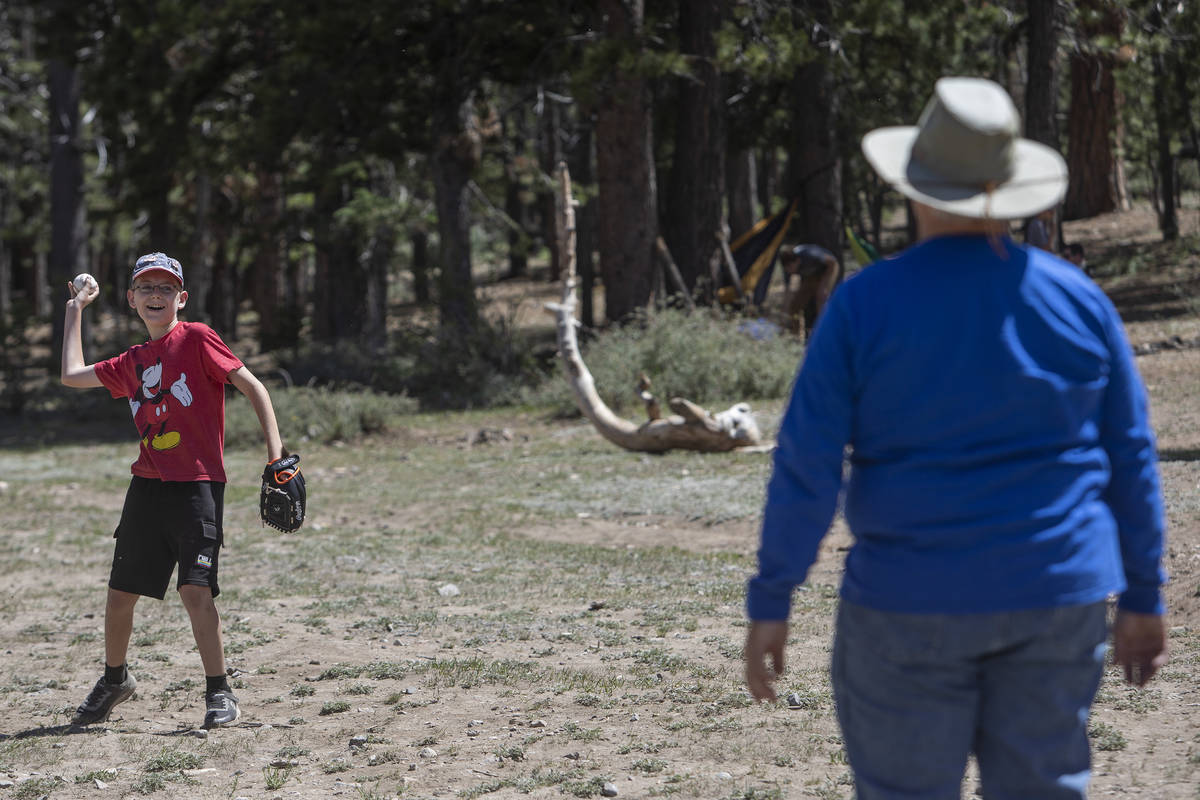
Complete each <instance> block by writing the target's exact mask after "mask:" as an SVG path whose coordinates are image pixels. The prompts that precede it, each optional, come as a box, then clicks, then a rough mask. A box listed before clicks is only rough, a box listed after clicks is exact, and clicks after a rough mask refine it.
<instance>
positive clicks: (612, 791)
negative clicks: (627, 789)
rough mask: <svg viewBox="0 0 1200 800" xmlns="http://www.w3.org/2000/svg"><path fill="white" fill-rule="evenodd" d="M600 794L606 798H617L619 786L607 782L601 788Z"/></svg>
mask: <svg viewBox="0 0 1200 800" xmlns="http://www.w3.org/2000/svg"><path fill="white" fill-rule="evenodd" d="M600 794H602V795H604V796H605V797H616V796H617V785H616V784H615V783H613V782H612V781H605V782H604V785H603V786H601V787H600Z"/></svg>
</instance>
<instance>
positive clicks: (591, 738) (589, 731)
mask: <svg viewBox="0 0 1200 800" xmlns="http://www.w3.org/2000/svg"><path fill="white" fill-rule="evenodd" d="M563 732H564V733H566V734H567V738H569V739H570V740H571V741H573V742H595V741H598V740H600V739H601V738H603V736H604V729H603V728H583V727H581V726H580V725H579V723H577V722H568V723H567V724H565V725H563Z"/></svg>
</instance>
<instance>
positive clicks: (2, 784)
mask: <svg viewBox="0 0 1200 800" xmlns="http://www.w3.org/2000/svg"><path fill="white" fill-rule="evenodd" d="M16 785H17V784H16V783H15V782H13V781H10V780H7V779H5V780H0V789H11V788H12V787H14V786H16Z"/></svg>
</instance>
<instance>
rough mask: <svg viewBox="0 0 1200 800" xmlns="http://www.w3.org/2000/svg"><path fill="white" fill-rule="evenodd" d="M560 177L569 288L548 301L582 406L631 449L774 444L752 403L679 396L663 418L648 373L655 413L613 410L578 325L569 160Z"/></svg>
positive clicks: (644, 386) (562, 248)
mask: <svg viewBox="0 0 1200 800" xmlns="http://www.w3.org/2000/svg"><path fill="white" fill-rule="evenodd" d="M557 177H558V191H557V192H556V193H555V202H556V209H557V213H556V214H555V226H556V233H557V236H558V241H559V252H561V253H562V259H563V262H562V274H563V282H562V286H563V290H562V299H561V300H560V302H558V303H547V304H546V308H547V309H548V310H549V311H551V312H552V313H553V314H554V316H555V320H556V323H557V325H556V328H557V334H558V353H559V356H560V357H561V358H562V363H563V371H564V372H565V373H566V376H567V381H568V382H569V383H570V385H571V391H572V393H573V394H574V395H575V404H576V405H577V406H578V407H579V410H580V411H581V412H582V413H583V415H584V416H585V417H587V418H588V420H589V421H590V422H591V423H592V426H593V427H595V429H596V431H597V432H598V433H599V434H600V435H601V436H603V437H604V438H605V439H608V440H609V441H610V442H612V443H613V444H615V445H617V446H619V447H623V448H625V449H626V450H633V451H636V452H644V453H662V452H666V451H668V450H699V451H702V452H724V451H728V450H735V449H754V450H765V449H770V446H769V445H763V444H762V435H761V433H760V432H759V430H758V424H757V423H756V422H755V421H754V415H753V414H752V413H751V412H750V406H749V405H748V404H746V403H738V404H736V405H734V406H732V407H731V408H729V409H727V410H725V411H722V412H720V413H718V414H710V413H709V412H708V411H706V410H705V409H703V408H701V407H700V406H698V405H696V404H695V403H692V402H691V401H689V400H684V399H683V398H679V397H673V398H671V400H670V401H669V403H668V405H669V406H670V407H671V410H672V411H674V412H675V413H674V414H672V415H671V416H669V417H665V418H663V417H661V416H658V415H659V413H660V412H659V411H658V402H657V401H656V400H654V398H653V395H650V394H649V388H650V381H649V378H646V377H645V376H644V375H643V376H642V377H643V379H644V383H642V382H640V383H639V386H638V392H639V394H642V393H644V394H645V395H646V396H649V400H646V397H645V396H643V400H644V401H645V402H646V404H647V415H648V416H649V417H650V419H649V420H648V421H646V422H645V423H643V424H641V425H635V424H634V423H632V422H630V421H629V420H627V419H624V418H623V417H619V416H617V415H616V414H615V413H613V411H612V409H610V408H609V407H608V405H607V404H606V403H605V402H604V401H603V400H602V399H601V398H600V395H599V393H598V392H597V391H596V382H595V379H593V378H592V374H591V372H589V371H588V368H587V365H586V364H584V363H583V356H582V354H581V353H580V350H579V339H578V337H577V336H576V330H575V329H576V327H577V326H578V324H579V323H578V322H576V320H575V302H576V301H575V204H574V200H573V199H572V197H571V178H570V175H569V174H568V172H567V167H566V165H565V164H560V165H559V168H558V176H557Z"/></svg>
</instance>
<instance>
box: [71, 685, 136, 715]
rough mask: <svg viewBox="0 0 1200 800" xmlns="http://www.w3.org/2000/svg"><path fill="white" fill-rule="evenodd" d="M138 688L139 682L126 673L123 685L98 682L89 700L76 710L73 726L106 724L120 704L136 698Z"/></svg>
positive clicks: (88, 697)
mask: <svg viewBox="0 0 1200 800" xmlns="http://www.w3.org/2000/svg"><path fill="white" fill-rule="evenodd" d="M136 688H137V681H135V680H134V679H133V673H131V672H126V673H125V680H124V681H122V682H121V683H109V682H108V681H106V680H104V678H101V679H100V680H98V681H96V685H95V686H94V687H93V688H92V691H91V693H90V694H89V695H88V696H87V700H84V701H83V705H81V706H80V707H79V708H77V709H75V717H74V718H73V719H72V720H71V724H72V725H91V724H93V723H96V722H104V721H105V720H106V719H108V715H109V714H111V713H112V710H113V709H114V708H115V707H116V706H117V705H118V704H120V703H124V702H125V701H126V700H128V699H129V698H131V697H134V696H135V695H134V689H136Z"/></svg>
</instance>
